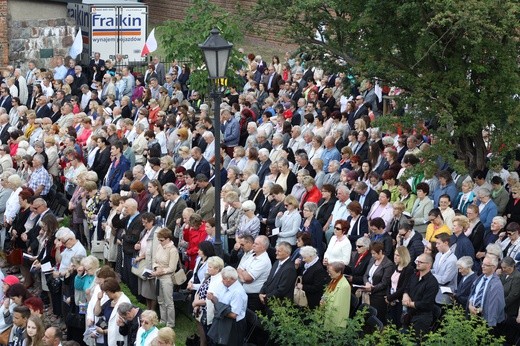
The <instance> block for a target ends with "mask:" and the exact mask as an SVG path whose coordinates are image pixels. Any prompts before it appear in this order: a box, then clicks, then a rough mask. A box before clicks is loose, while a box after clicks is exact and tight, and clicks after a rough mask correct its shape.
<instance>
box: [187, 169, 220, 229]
mask: <svg viewBox="0 0 520 346" xmlns="http://www.w3.org/2000/svg"><path fill="white" fill-rule="evenodd" d="M195 182H196V184H197V187H198V188H199V191H198V192H197V193H193V194H191V196H190V198H191V200H192V202H194V203H195V208H194V209H195V210H196V211H197V214H199V215H200V216H201V217H202V219H203V220H204V221H206V220H208V219H209V218H210V217H213V215H214V214H215V211H214V210H213V209H214V207H215V188H214V187H213V185H211V184H210V182H209V178H208V177H207V176H206V175H205V174H203V173H200V174H197V176H196V177H195Z"/></svg>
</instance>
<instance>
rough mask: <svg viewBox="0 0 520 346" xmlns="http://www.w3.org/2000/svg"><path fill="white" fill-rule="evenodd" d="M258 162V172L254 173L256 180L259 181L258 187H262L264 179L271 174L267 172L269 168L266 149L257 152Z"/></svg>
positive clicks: (269, 163) (269, 161) (269, 162)
mask: <svg viewBox="0 0 520 346" xmlns="http://www.w3.org/2000/svg"><path fill="white" fill-rule="evenodd" d="M258 160H259V161H260V165H258V171H257V172H256V175H258V178H259V179H260V186H264V181H265V177H267V176H268V175H269V173H271V171H270V170H269V166H271V160H270V159H269V150H267V149H266V148H262V149H260V150H258Z"/></svg>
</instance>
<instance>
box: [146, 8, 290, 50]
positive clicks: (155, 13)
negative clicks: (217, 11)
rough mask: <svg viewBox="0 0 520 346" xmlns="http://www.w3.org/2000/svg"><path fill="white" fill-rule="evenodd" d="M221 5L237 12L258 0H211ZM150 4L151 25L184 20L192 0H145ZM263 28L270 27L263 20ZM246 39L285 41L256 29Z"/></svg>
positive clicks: (260, 24)
mask: <svg viewBox="0 0 520 346" xmlns="http://www.w3.org/2000/svg"><path fill="white" fill-rule="evenodd" d="M211 1H212V2H214V3H216V4H218V5H219V6H221V7H223V8H225V9H227V10H228V11H229V12H236V8H237V7H240V8H241V9H242V10H247V9H248V8H251V7H252V6H254V5H255V4H256V0H211ZM144 2H145V3H146V4H147V5H148V12H149V14H148V18H149V22H150V24H151V25H154V24H158V23H161V22H164V21H166V20H182V19H183V18H184V13H185V9H186V8H187V7H189V6H190V5H191V1H190V0H176V1H171V0H145V1H144ZM257 25H258V26H259V27H260V28H262V29H270V30H272V28H271V27H269V26H268V25H267V24H265V23H262V22H261V21H260V22H259V23H258V24H257ZM246 39H252V40H253V41H264V40H265V41H266V42H267V43H269V42H271V43H275V44H280V43H284V41H283V40H282V39H280V38H279V37H277V36H275V35H270V36H269V37H267V38H265V37H261V36H258V35H257V34H255V31H254V30H251V32H250V33H246Z"/></svg>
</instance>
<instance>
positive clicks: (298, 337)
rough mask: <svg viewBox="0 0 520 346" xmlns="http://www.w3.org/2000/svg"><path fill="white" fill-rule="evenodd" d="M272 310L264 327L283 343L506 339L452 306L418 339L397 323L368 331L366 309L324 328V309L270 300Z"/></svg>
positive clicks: (390, 345) (389, 344)
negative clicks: (344, 324)
mask: <svg viewBox="0 0 520 346" xmlns="http://www.w3.org/2000/svg"><path fill="white" fill-rule="evenodd" d="M269 307H270V309H271V312H270V313H269V314H268V315H260V321H261V323H262V326H263V328H264V329H265V330H266V331H267V332H268V333H269V335H270V337H271V339H272V340H273V341H275V342H276V343H277V344H280V345H284V346H293V345H294V346H302V345H320V346H321V345H330V346H340V345H363V346H371V345H380V346H397V345H399V346H401V345H403V346H413V345H417V344H421V345H427V346H430V345H431V346H434V345H435V346H444V345H445V346H448V345H450V346H451V345H463V346H469V345H478V344H481V345H493V346H494V345H497V346H498V345H502V343H503V342H504V338H503V337H501V338H497V337H495V336H494V335H492V334H491V333H490V331H491V330H490V328H489V327H488V326H487V323H486V321H484V320H483V319H482V318H480V317H476V316H471V317H470V318H469V319H468V318H466V314H465V311H464V310H463V309H462V308H460V307H453V308H450V309H448V310H447V311H446V313H445V315H444V317H443V319H442V321H441V323H440V327H439V328H438V329H437V330H436V331H434V332H430V333H429V334H427V335H425V336H424V337H423V338H422V340H421V341H420V342H418V341H417V340H416V338H415V336H414V335H413V333H403V332H402V331H401V330H398V329H397V328H396V327H395V326H394V325H388V326H385V328H384V329H383V330H382V331H375V332H369V333H366V332H365V328H364V327H365V326H364V324H365V323H364V321H365V317H364V316H365V313H366V311H365V310H361V311H357V312H356V315H355V316H354V318H352V319H351V320H350V321H349V323H348V324H347V327H346V328H345V329H341V328H336V329H334V330H331V331H328V330H324V328H323V322H324V318H325V311H324V309H322V308H318V309H314V310H309V309H301V308H298V307H296V306H294V305H293V304H292V302H290V301H289V300H284V301H279V300H272V301H270V304H269Z"/></svg>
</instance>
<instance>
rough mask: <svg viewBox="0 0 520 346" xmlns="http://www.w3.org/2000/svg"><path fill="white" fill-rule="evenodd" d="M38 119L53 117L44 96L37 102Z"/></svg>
mask: <svg viewBox="0 0 520 346" xmlns="http://www.w3.org/2000/svg"><path fill="white" fill-rule="evenodd" d="M35 111H36V118H39V119H43V118H49V117H50V116H51V115H52V111H51V109H50V108H49V106H47V98H46V97H44V96H40V97H38V99H37V100H36V109H35Z"/></svg>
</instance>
